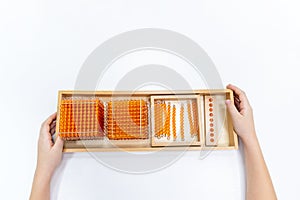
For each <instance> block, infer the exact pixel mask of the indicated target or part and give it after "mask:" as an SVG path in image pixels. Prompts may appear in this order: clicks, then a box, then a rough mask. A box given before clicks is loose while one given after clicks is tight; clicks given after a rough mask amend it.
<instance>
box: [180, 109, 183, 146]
mask: <svg viewBox="0 0 300 200" xmlns="http://www.w3.org/2000/svg"><path fill="white" fill-rule="evenodd" d="M180 138H181V140H182V141H184V106H183V104H181V106H180Z"/></svg>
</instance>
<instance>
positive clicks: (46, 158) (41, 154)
mask: <svg viewBox="0 0 300 200" xmlns="http://www.w3.org/2000/svg"><path fill="white" fill-rule="evenodd" d="M55 120H56V113H54V114H52V115H51V116H50V117H48V119H46V121H44V122H43V124H42V126H41V130H40V136H39V141H38V161H37V171H39V172H41V173H42V174H44V175H45V176H47V177H51V176H52V174H53V173H54V171H55V169H56V167H57V166H58V165H59V164H60V162H61V157H62V149H63V144H64V143H63V140H62V139H61V138H60V137H57V139H56V141H55V143H53V141H52V135H53V134H54V133H55V127H56V121H55Z"/></svg>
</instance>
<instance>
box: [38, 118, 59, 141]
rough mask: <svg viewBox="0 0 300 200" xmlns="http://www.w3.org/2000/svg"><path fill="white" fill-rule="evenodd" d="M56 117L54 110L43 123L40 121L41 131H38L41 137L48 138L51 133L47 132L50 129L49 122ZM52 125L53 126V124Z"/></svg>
mask: <svg viewBox="0 0 300 200" xmlns="http://www.w3.org/2000/svg"><path fill="white" fill-rule="evenodd" d="M55 119H56V112H55V113H53V114H52V115H50V116H49V117H48V118H47V119H46V120H45V121H44V122H43V123H42V126H41V132H40V136H41V137H42V138H45V139H49V138H51V135H50V134H49V132H50V130H51V127H50V126H51V125H50V124H51V123H52V122H53V120H55ZM55 125H56V122H55ZM55 125H54V126H55Z"/></svg>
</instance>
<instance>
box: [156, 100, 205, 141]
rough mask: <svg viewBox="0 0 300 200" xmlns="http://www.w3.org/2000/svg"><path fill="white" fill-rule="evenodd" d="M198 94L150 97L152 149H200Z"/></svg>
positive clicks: (199, 102) (199, 103)
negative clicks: (193, 147) (163, 147)
mask: <svg viewBox="0 0 300 200" xmlns="http://www.w3.org/2000/svg"><path fill="white" fill-rule="evenodd" d="M200 99H201V98H200V95H164V96H156V95H153V96H151V125H152V126H151V127H152V129H151V146H201V141H202V140H203V138H201V137H202V135H203V134H201V135H200V132H202V131H200V128H202V126H200V123H201V121H200V120H201V107H202V106H201V102H202V101H200Z"/></svg>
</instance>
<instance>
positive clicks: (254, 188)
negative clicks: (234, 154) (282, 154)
mask: <svg viewBox="0 0 300 200" xmlns="http://www.w3.org/2000/svg"><path fill="white" fill-rule="evenodd" d="M254 135H255V134H254ZM243 143H244V154H245V155H244V156H245V165H246V174H247V175H246V176H247V190H246V191H247V193H246V199H247V200H273V199H277V198H276V194H275V190H274V188H273V184H272V180H271V177H270V175H269V172H268V169H267V166H266V163H265V161H264V158H263V154H262V151H261V148H260V146H259V142H258V140H257V138H256V136H255V137H253V138H252V139H249V140H248V141H243Z"/></svg>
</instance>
